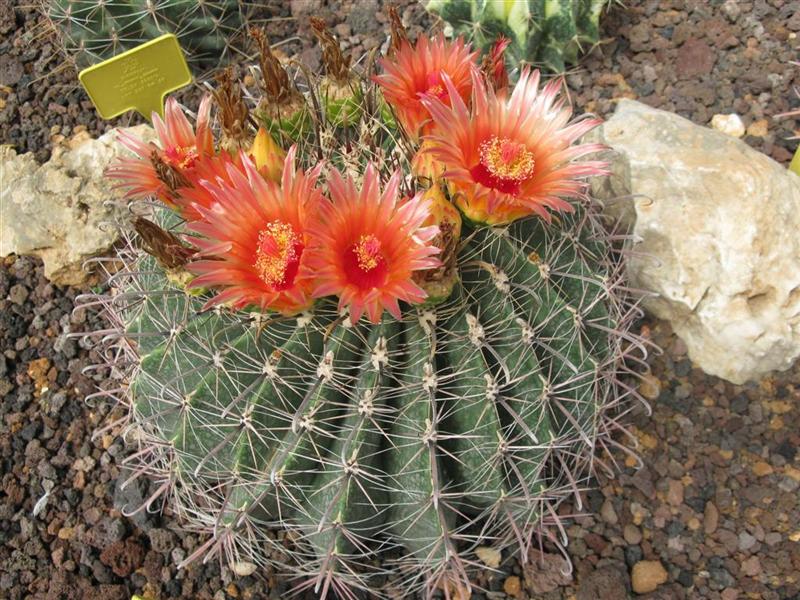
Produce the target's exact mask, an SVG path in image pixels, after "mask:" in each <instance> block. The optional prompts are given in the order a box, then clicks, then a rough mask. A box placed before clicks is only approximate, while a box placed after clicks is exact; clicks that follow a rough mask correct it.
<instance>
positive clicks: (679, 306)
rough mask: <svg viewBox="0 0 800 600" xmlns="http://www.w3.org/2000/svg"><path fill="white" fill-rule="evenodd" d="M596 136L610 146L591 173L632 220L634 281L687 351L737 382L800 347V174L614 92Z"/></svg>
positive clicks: (596, 186) (618, 213)
mask: <svg viewBox="0 0 800 600" xmlns="http://www.w3.org/2000/svg"><path fill="white" fill-rule="evenodd" d="M595 139H600V140H601V141H604V142H605V143H606V144H608V145H609V146H610V147H611V148H612V149H613V150H614V151H615V152H616V158H615V159H614V164H613V169H612V170H613V175H612V177H611V178H604V179H602V180H600V179H598V180H596V181H594V182H593V191H594V193H595V194H596V195H597V196H599V198H600V199H601V200H604V201H605V202H606V204H607V206H606V210H607V212H608V213H609V214H611V215H613V216H615V217H617V218H620V219H621V220H622V221H623V222H627V224H628V225H630V226H631V227H632V231H633V234H634V236H635V240H636V241H635V242H634V244H633V246H632V250H633V253H632V256H631V259H630V264H629V275H630V279H631V284H632V285H633V286H634V287H638V288H640V289H643V290H646V291H649V292H652V293H653V294H654V296H653V297H651V298H648V299H646V300H645V308H647V309H648V310H649V311H650V312H651V313H652V314H653V315H655V316H657V317H659V318H661V319H665V320H667V321H669V322H670V323H671V324H672V327H673V330H674V331H675V332H676V333H677V334H678V335H679V336H680V337H681V338H682V339H683V340H684V342H685V343H686V346H687V348H688V350H689V356H690V358H691V359H692V360H693V361H694V362H695V364H697V365H698V366H699V367H700V368H702V369H703V370H704V371H706V372H707V373H710V374H713V375H717V376H719V377H722V378H724V379H727V380H728V381H731V382H733V383H743V382H745V381H748V380H756V379H759V378H761V377H763V376H764V375H766V374H768V373H770V372H771V371H775V370H783V369H787V368H788V367H789V366H790V365H791V364H792V363H793V362H794V360H795V359H796V358H797V357H798V355H800V177H798V176H797V175H795V174H793V173H791V172H789V171H788V170H787V169H785V168H784V167H782V166H781V165H779V164H778V163H776V162H775V161H773V160H772V159H770V158H768V157H767V156H765V155H763V154H761V153H759V152H757V151H755V150H753V149H752V148H750V147H749V146H748V145H747V144H745V143H744V142H742V141H740V140H737V139H735V138H733V137H731V136H729V135H726V134H723V133H720V132H717V131H714V130H713V129H710V128H707V127H701V126H698V125H694V124H693V123H691V122H690V121H688V120H686V119H684V118H682V117H679V116H677V115H674V114H672V113H668V112H664V111H660V110H656V109H653V108H650V107H649V106H646V105H644V104H641V103H638V102H634V101H630V100H622V101H621V102H620V103H619V106H618V108H617V111H616V112H615V114H614V115H613V117H612V118H611V119H610V120H609V121H608V122H607V123H605V124H604V125H603V126H602V128H600V130H599V131H598V133H597V135H596V136H595Z"/></svg>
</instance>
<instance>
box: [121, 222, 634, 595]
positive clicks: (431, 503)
mask: <svg viewBox="0 0 800 600" xmlns="http://www.w3.org/2000/svg"><path fill="white" fill-rule="evenodd" d="M589 222H590V221H589V220H587V218H586V214H585V213H584V212H583V211H582V210H579V211H578V213H577V214H576V215H570V216H565V217H564V218H563V219H562V222H561V223H560V224H553V225H548V224H546V223H544V222H542V221H541V220H538V219H526V220H523V221H518V222H515V223H514V224H513V225H511V226H508V227H505V228H497V229H492V228H471V227H470V228H468V229H467V231H465V232H464V235H463V239H464V240H465V242H464V243H463V244H462V247H461V250H460V254H459V258H458V265H459V268H460V276H461V277H460V279H461V282H460V283H458V284H457V285H456V287H455V290H454V292H453V294H452V295H451V297H450V298H449V299H447V300H446V301H444V302H442V303H441V304H439V305H437V306H424V307H420V308H418V309H416V310H409V311H406V315H405V318H404V319H403V320H402V321H394V320H393V319H391V318H390V317H389V316H388V315H387V316H385V320H384V321H383V322H381V323H380V324H377V325H373V324H370V323H367V322H366V321H364V320H362V321H361V322H359V323H358V324H357V325H352V324H351V323H350V321H349V319H348V318H345V317H343V316H341V315H338V314H337V312H336V310H335V304H333V303H332V302H331V301H327V300H323V301H320V302H319V303H318V304H317V305H316V307H315V308H314V310H313V313H304V314H301V315H298V316H295V317H284V316H280V315H269V314H257V315H256V314H254V315H248V314H247V313H241V312H240V313H234V312H230V311H228V310H226V309H217V310H205V311H204V310H202V306H203V303H204V298H202V297H198V296H196V295H190V294H188V293H186V292H185V291H184V290H183V289H181V288H180V287H176V286H175V285H173V284H172V283H171V282H170V279H168V278H167V276H166V274H165V273H164V271H163V270H162V269H161V268H160V267H159V266H158V265H157V264H156V263H155V261H154V260H153V259H151V258H150V257H147V256H144V257H143V258H140V259H139V260H138V263H137V266H136V269H135V271H132V272H131V273H130V274H129V276H128V277H129V281H130V283H129V285H128V287H127V289H125V291H124V294H123V298H124V305H125V308H124V309H123V311H122V314H121V318H122V321H123V322H124V326H125V331H126V335H127V339H128V343H129V344H130V348H131V351H132V352H133V353H134V355H135V357H136V365H137V366H136V367H135V368H134V370H133V371H132V374H131V376H130V381H129V389H130V392H131V398H132V404H133V411H134V415H135V420H136V423H137V424H138V425H137V427H138V429H139V431H140V436H141V437H144V438H147V439H152V440H157V441H158V444H157V447H158V448H161V449H162V451H163V452H164V453H165V455H166V458H164V460H165V461H166V462H167V464H168V465H169V467H168V472H169V474H170V476H171V477H172V478H173V479H174V482H175V485H174V487H173V494H175V495H176V496H177V497H178V504H179V505H181V506H184V507H190V509H188V510H186V511H184V513H185V514H186V515H189V516H188V517H187V518H190V519H191V518H194V519H195V520H197V521H201V522H203V523H213V524H214V526H213V532H214V537H213V538H212V542H210V543H212V544H218V545H219V549H220V550H223V549H225V548H227V546H226V545H225V544H226V543H227V541H228V540H230V539H233V538H234V537H235V536H237V535H240V534H241V535H242V536H243V537H244V538H247V535H248V534H247V532H252V531H254V530H255V529H256V526H259V527H261V526H263V527H266V528H267V529H269V528H271V527H272V528H278V527H280V528H285V527H288V528H290V529H292V530H293V531H294V532H295V535H294V538H293V539H294V540H295V541H294V544H293V545H292V547H291V548H289V547H288V546H287V545H283V544H274V545H275V550H276V552H277V551H280V552H283V553H284V554H285V556H284V557H283V558H284V559H285V561H286V564H295V565H299V566H296V567H295V570H296V571H297V572H300V573H303V574H313V575H314V576H315V577H314V578H312V583H316V587H317V590H318V591H325V590H327V589H328V587H329V586H334V587H336V586H338V585H350V586H355V587H364V586H367V585H369V583H368V582H369V581H370V580H369V574H370V572H371V569H370V562H371V560H372V559H373V558H374V555H375V554H376V553H377V552H379V551H380V550H382V549H385V548H391V547H400V548H402V549H403V550H402V552H401V554H402V555H403V556H405V558H403V559H400V560H401V563H402V565H405V566H407V567H409V572H410V573H412V574H411V575H409V577H410V578H411V579H412V580H413V579H415V578H418V579H419V584H420V586H422V585H423V579H422V576H423V574H425V581H426V582H427V585H428V586H429V588H430V585H431V584H430V581H436V580H437V577H438V578H439V579H441V578H452V577H453V574H454V573H455V574H458V573H462V572H466V571H465V570H466V565H467V564H468V561H464V560H462V559H461V558H460V557H461V555H462V554H463V553H464V552H465V551H466V552H468V551H469V549H470V548H471V547H473V546H474V545H476V544H477V543H480V541H481V540H482V539H484V538H488V539H490V538H492V537H493V536H501V535H504V532H505V534H507V533H508V532H509V531H511V530H512V529H513V530H514V531H517V535H518V536H519V535H524V534H520V533H519V531H520V530H522V531H528V530H529V529H531V530H532V529H535V528H536V527H538V526H539V525H540V524H541V519H542V518H543V517H542V515H543V512H544V511H545V510H546V507H547V506H548V503H549V502H550V501H551V499H554V498H559V497H563V496H564V495H565V492H564V491H563V490H564V486H565V482H564V476H563V473H564V472H565V471H569V469H570V468H574V470H575V473H572V474H571V475H570V479H573V480H575V481H582V479H581V478H582V477H584V476H585V473H584V472H583V470H582V469H583V467H582V464H583V463H581V459H579V458H577V457H581V456H584V455H586V454H587V453H590V452H591V451H592V450H593V447H594V441H595V440H596V438H597V436H598V431H599V427H600V423H601V421H602V415H603V412H604V411H605V410H606V405H605V401H604V398H606V397H607V396H608V395H610V394H611V393H612V391H611V388H612V387H613V386H614V385H615V381H616V380H615V379H614V377H613V376H612V372H613V369H615V368H616V367H615V366H614V365H616V364H617V363H618V359H619V356H620V354H619V353H620V350H619V347H618V346H619V337H618V335H617V334H616V333H615V331H616V330H617V329H619V328H620V327H622V320H623V318H624V317H623V315H622V314H621V313H620V312H619V310H618V308H617V304H615V303H614V302H611V301H610V299H611V296H610V293H611V291H610V284H609V277H611V273H609V272H608V265H610V264H612V263H611V262H610V261H609V256H610V255H609V252H610V248H609V247H608V246H607V244H606V243H604V242H603V241H601V240H598V239H597V238H595V237H592V235H590V233H591V232H589V231H587V225H586V224H587V223H589ZM565 465H566V466H565ZM569 465H572V467H570V466H569ZM203 490H205V492H203ZM477 523H480V524H481V531H482V532H483V534H484V537H483V538H482V537H480V536H478V537H476V536H475V534H474V532H470V531H469V529H470V527H471V526H472V525H473V524H477ZM242 532H244V533H242ZM431 573H433V577H432V578H431ZM448 580H449V579H448ZM430 591H431V590H430V589H429V592H430Z"/></svg>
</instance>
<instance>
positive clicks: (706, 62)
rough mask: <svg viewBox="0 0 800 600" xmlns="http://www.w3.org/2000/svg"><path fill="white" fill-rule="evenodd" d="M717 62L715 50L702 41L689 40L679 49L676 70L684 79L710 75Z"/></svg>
mask: <svg viewBox="0 0 800 600" xmlns="http://www.w3.org/2000/svg"><path fill="white" fill-rule="evenodd" d="M716 61H717V57H716V54H715V53H714V50H713V49H712V48H711V46H709V45H708V44H706V43H705V42H703V41H701V40H697V39H694V38H689V39H688V40H686V43H684V44H683V46H681V47H680V48H679V49H678V60H677V63H676V65H675V70H676V71H677V72H678V76H679V77H680V78H682V79H688V78H690V77H697V76H699V75H708V74H709V73H711V69H713V68H714V63H715V62H716Z"/></svg>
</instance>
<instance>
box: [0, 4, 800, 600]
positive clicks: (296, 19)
mask: <svg viewBox="0 0 800 600" xmlns="http://www.w3.org/2000/svg"><path fill="white" fill-rule="evenodd" d="M381 4H382V2H379V1H378V0H359V1H357V2H354V1H347V0H345V1H343V2H336V3H334V2H317V1H316V0H313V1H312V0H293V1H292V2H290V3H282V4H281V5H280V6H276V7H274V8H264V9H263V12H262V13H260V14H258V15H256V18H257V19H259V20H261V21H262V22H263V23H264V24H265V25H266V26H267V28H268V31H269V33H270V38H271V39H272V41H273V42H277V41H281V40H286V41H285V42H284V43H282V44H281V45H280V48H281V50H282V51H283V52H285V53H287V54H299V55H300V56H301V57H302V59H303V60H304V61H305V62H307V63H308V64H309V65H310V66H312V67H314V66H315V65H318V63H319V52H318V50H316V48H315V46H314V45H313V44H312V42H311V40H310V39H309V36H308V33H307V32H308V28H307V27H304V25H303V24H304V23H305V21H306V20H307V18H308V16H309V15H310V14H315V15H318V16H322V17H323V18H325V19H326V20H328V22H329V23H330V24H331V25H332V26H335V31H336V33H337V35H339V37H340V38H341V39H342V40H343V41H345V42H346V44H347V45H348V49H349V50H350V51H352V52H353V54H354V55H355V56H360V55H362V54H363V53H364V52H367V51H369V50H371V49H373V48H376V47H380V46H381V45H382V44H383V43H384V42H385V39H386V38H385V36H386V33H387V30H388V28H387V23H386V20H385V19H384V18H383V13H382V11H381V10H380V6H381ZM400 4H401V13H402V14H403V16H404V19H405V21H406V22H407V23H409V24H412V27H411V33H412V36H413V35H415V34H418V33H420V32H423V31H429V29H430V26H431V25H432V24H433V20H432V19H431V18H430V17H429V16H427V15H426V14H425V12H424V10H423V9H422V7H421V6H420V5H419V4H416V3H413V2H401V3H400ZM625 4H626V5H625V6H619V5H615V6H614V7H613V8H612V10H611V12H610V14H608V15H607V16H606V17H605V18H604V19H603V21H602V25H603V33H602V35H603V38H604V40H606V41H604V43H603V44H601V45H600V46H599V47H598V48H595V49H594V50H593V51H592V52H591V53H590V54H589V55H588V56H587V57H586V58H585V59H584V61H583V62H582V64H581V65H580V67H578V68H576V69H574V70H573V71H572V72H571V73H570V74H569V75H568V76H567V82H568V85H569V89H570V91H571V94H572V99H573V102H574V103H575V104H576V105H577V106H578V107H581V108H582V109H584V110H591V111H594V112H596V113H598V114H600V115H601V116H605V115H608V114H609V113H610V112H612V111H613V109H614V105H615V101H616V100H617V99H618V98H621V97H631V98H637V99H639V100H641V101H643V102H646V103H648V104H650V105H652V106H656V107H659V108H664V109H668V110H673V111H675V112H677V113H679V114H681V115H683V116H685V117H687V118H689V119H691V120H693V121H694V122H696V123H700V124H708V123H709V122H710V120H711V117H712V116H713V115H714V114H717V113H731V112H735V113H737V114H738V115H739V116H740V117H741V118H742V120H743V121H744V123H745V125H746V127H747V128H748V133H747V135H746V136H745V137H744V140H745V141H746V142H747V143H748V144H750V145H751V146H753V147H754V148H757V149H758V150H761V151H763V152H765V153H766V154H769V155H771V156H772V157H773V158H774V159H775V160H778V161H779V162H782V163H787V162H788V160H789V159H790V157H791V152H792V151H793V149H794V146H795V144H796V142H792V141H789V140H788V139H787V138H788V137H790V136H791V135H793V134H795V133H797V132H796V131H795V130H794V129H793V128H795V127H797V121H796V120H792V119H783V120H778V119H776V115H778V114H779V113H782V112H785V111H787V110H790V109H792V108H797V107H798V106H800V101H799V100H798V99H797V98H796V97H795V95H794V94H793V93H792V87H793V84H794V85H800V67H794V66H792V65H791V64H790V61H791V60H797V58H798V52H797V48H798V46H800V41H799V40H798V34H800V7H798V5H797V3H796V2H791V1H783V0H770V1H769V2H768V1H765V0H754V1H748V0H741V1H735V0H726V1H724V2H723V1H721V0H720V1H716V0H715V1H713V2H705V1H698V2H688V1H684V0H660V1H656V0H652V1H634V0H629V1H628V2H626V3H625ZM12 8H13V10H0V143H4V144H5V143H7V144H12V145H14V146H15V147H16V148H17V150H18V151H20V152H26V151H31V152H35V153H36V156H37V159H39V160H46V159H47V157H48V156H49V153H50V147H51V143H52V140H53V138H54V136H70V135H73V134H74V133H77V132H78V131H80V130H81V128H85V129H86V130H88V131H89V132H90V133H91V134H92V135H98V134H99V133H101V132H103V131H105V130H107V129H109V128H110V127H112V126H114V125H116V124H119V123H126V122H129V121H132V120H136V117H133V118H131V117H125V118H123V119H118V120H117V121H116V122H111V123H109V122H103V121H101V120H100V119H99V118H98V117H97V116H96V114H95V112H94V110H93V109H92V107H91V105H90V104H89V103H88V100H87V98H86V96H85V95H84V93H83V92H82V91H81V90H80V88H78V87H77V86H76V85H75V72H74V70H72V68H71V67H70V66H69V64H68V62H66V61H65V59H64V58H63V57H62V56H61V55H59V53H58V51H57V49H56V45H55V44H54V38H53V36H52V34H51V33H50V32H49V31H48V29H47V26H46V22H45V21H44V20H43V19H42V17H40V16H39V15H38V14H37V13H36V12H35V11H34V10H33V9H32V8H30V7H29V6H28V3H25V4H24V5H23V4H15V5H12ZM298 27H299V31H300V33H299V34H298ZM181 97H182V99H183V100H184V101H185V102H186V103H187V104H189V105H192V104H193V103H196V101H197V97H198V89H197V88H194V89H190V90H188V91H186V92H184V93H183V94H182V95H181ZM82 291H85V290H78V289H74V288H59V287H56V286H54V285H52V284H50V283H48V282H47V281H46V280H45V279H44V277H43V273H42V266H41V264H40V263H38V262H37V261H35V260H33V259H30V258H25V257H13V256H12V257H8V258H7V259H4V260H2V261H0V397H2V398H3V401H2V403H0V422H1V423H2V426H0V464H2V470H1V473H2V480H1V481H0V483H1V485H0V598H4V599H5V598H7V599H9V600H18V599H23V598H26V599H27V598H30V599H36V600H39V599H42V600H44V599H47V600H51V599H61V598H63V599H74V598H81V599H87V600H91V599H98V600H101V599H102V600H106V599H119V600H123V599H124V600H128V599H130V598H131V596H132V595H133V594H138V595H140V596H142V597H144V598H148V599H152V600H156V599H167V598H169V599H178V598H186V599H189V598H191V599H193V600H194V599H203V600H205V599H213V600H224V599H227V598H244V599H250V598H252V599H260V598H279V597H283V596H284V595H285V592H286V589H287V583H286V582H285V581H281V580H279V579H276V578H275V577H274V576H272V574H270V573H259V574H255V575H253V576H250V577H244V578H237V577H235V576H234V575H233V574H232V573H231V572H230V571H229V570H228V569H227V568H226V567H221V566H220V565H219V564H218V563H216V562H211V563H209V564H206V565H203V564H196V563H195V564H192V565H190V566H189V567H188V568H186V569H182V570H178V569H177V567H176V565H177V564H178V563H179V562H180V561H181V560H183V558H184V557H186V556H187V555H189V554H191V552H192V551H193V550H194V549H195V548H196V547H197V546H198V545H199V544H200V543H201V539H200V538H199V537H198V536H197V535H194V534H192V533H187V532H184V531H180V530H179V529H178V526H177V525H178V524H177V523H176V522H175V520H174V519H173V518H172V516H171V515H170V513H169V511H168V510H167V511H165V512H158V511H155V512H147V511H143V512H140V513H137V514H135V515H133V516H129V517H128V516H124V514H123V513H127V512H128V511H129V510H130V509H131V508H132V507H133V506H137V505H138V504H140V503H141V502H142V500H143V499H145V498H147V497H148V496H149V495H150V493H151V491H152V487H151V486H152V484H148V483H147V482H144V481H143V482H137V483H136V484H133V485H129V486H128V487H125V488H123V486H121V485H120V484H121V482H122V481H124V480H126V479H127V477H126V471H125V464H124V457H125V455H126V450H125V445H124V443H123V440H122V439H120V438H119V433H120V431H121V424H116V425H115V423H117V422H118V421H119V420H120V419H121V418H123V416H124V415H123V414H122V413H121V412H119V409H116V408H114V405H113V403H112V402H109V401H107V400H104V399H103V398H96V397H95V398H91V397H89V398H87V396H89V395H90V394H92V393H93V392H95V391H96V385H97V384H98V383H100V382H101V381H102V379H103V377H104V375H103V374H102V373H100V372H95V371H92V370H91V369H88V370H87V367H89V366H90V365H92V364H94V363H96V362H98V361H99V359H100V357H99V356H97V355H96V351H95V350H94V349H93V348H92V346H91V344H90V343H89V341H88V340H84V339H82V338H70V337H68V335H67V334H68V333H70V332H74V331H82V330H93V329H101V328H103V326H104V325H103V323H102V322H100V320H99V319H98V317H97V316H96V315H94V314H92V313H91V312H89V311H86V310H82V309H81V310H77V311H75V310H73V309H74V303H75V298H76V296H77V295H78V294H80V293H81V292H82ZM640 327H641V330H642V333H644V334H646V335H649V336H650V337H651V338H652V339H653V340H654V341H655V342H656V343H657V344H659V345H660V346H661V347H663V348H664V349H665V351H664V353H663V354H661V355H657V356H653V357H652V361H651V364H652V376H650V377H648V378H646V380H645V381H644V382H643V384H642V386H641V387H640V390H641V391H642V393H643V394H644V395H646V396H647V397H649V398H650V400H651V403H652V405H653V415H652V416H651V417H648V416H647V415H646V414H645V411H644V410H640V411H639V412H638V413H637V414H636V415H634V417H633V420H632V421H633V422H632V426H631V431H632V433H633V435H634V436H635V437H636V438H637V440H638V441H639V443H640V452H641V457H642V461H643V464H644V466H643V467H642V468H640V469H637V468H636V464H635V461H633V460H632V459H631V458H629V457H627V456H626V455H625V454H623V453H620V454H619V455H618V457H617V458H618V461H619V463H620V464H619V466H620V467H621V469H622V472H621V474H620V475H619V476H618V477H616V478H614V479H606V478H605V477H604V476H603V475H602V474H601V475H600V477H599V480H598V482H597V489H595V490H593V491H588V492H587V493H586V494H585V495H584V498H583V503H584V507H585V508H584V510H586V511H588V512H589V513H591V514H592V515H593V516H581V517H577V518H575V519H574V520H573V521H572V522H571V524H570V525H569V527H568V529H567V534H568V537H569V540H570V543H569V546H568V548H567V551H568V554H569V556H570V559H571V562H572V564H573V565H574V571H573V572H572V573H571V574H563V573H561V572H560V568H561V567H564V566H565V564H564V563H563V562H562V561H563V559H562V558H561V557H560V555H558V554H557V553H555V552H554V551H553V549H552V548H551V549H548V550H547V551H546V552H545V554H544V555H541V556H534V557H532V558H534V559H535V560H533V561H532V563H531V564H528V565H526V566H525V567H523V566H522V565H520V564H519V562H518V561H517V560H516V559H513V558H507V560H506V561H505V562H504V563H503V564H502V565H501V567H500V569H499V571H498V572H493V571H490V570H488V569H487V570H486V571H485V572H484V573H482V575H481V576H480V577H479V580H478V582H477V583H478V584H479V586H480V587H482V588H483V589H484V590H485V591H483V592H479V593H478V592H476V593H475V594H474V595H473V598H497V599H499V598H505V597H509V598H512V597H513V598H546V599H554V600H555V599H561V598H577V599H578V600H590V599H596V598H608V599H612V600H613V599H617V598H627V597H629V596H630V595H631V594H632V585H633V583H634V581H633V580H634V579H635V580H636V583H637V586H638V584H639V583H641V580H642V578H643V577H644V576H646V575H652V576H654V577H656V578H658V576H659V575H663V576H664V577H665V581H664V582H663V583H661V584H659V585H658V586H657V587H656V589H655V591H653V592H650V593H644V594H641V595H640V596H638V597H641V598H649V599H651V600H652V599H664V600H666V599H671V598H677V599H681V598H702V599H706V598H707V599H712V600H717V599H723V600H734V599H736V598H763V599H766V600H779V599H792V598H795V599H797V598H800V577H798V576H797V573H800V526H799V525H798V524H799V523H800V451H798V447H800V433H799V432H800V427H798V425H800V366H798V367H795V368H794V369H793V370H791V371H788V372H786V373H782V374H778V375H776V376H774V377H768V378H766V379H764V380H763V381H761V382H759V383H758V384H748V385H744V386H735V385H732V384H728V383H726V382H723V381H720V380H718V379H716V378H714V377H710V376H707V375H705V374H703V373H702V372H701V371H699V370H698V369H696V368H694V367H693V365H692V364H691V362H690V361H689V360H688V358H687V356H686V347H685V345H684V344H683V343H682V342H681V341H680V340H678V339H677V338H676V337H675V336H674V335H673V334H672V333H671V332H670V331H669V329H668V327H666V326H665V325H663V324H659V323H651V322H644V323H642V324H641V325H640ZM103 427H107V429H105V430H103V429H101V428H103ZM93 434H94V435H93ZM158 508H160V507H154V509H158ZM562 512H563V513H564V514H570V513H575V512H578V511H577V508H576V507H575V506H570V505H569V504H565V505H564V506H563V507H562ZM658 564H660V565H661V569H663V572H662V571H661V569H659V567H658ZM634 574H635V575H636V577H635V578H634V577H633V575H634ZM658 580H659V581H660V579H658Z"/></svg>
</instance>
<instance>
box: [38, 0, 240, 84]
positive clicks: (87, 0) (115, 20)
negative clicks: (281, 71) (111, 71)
mask: <svg viewBox="0 0 800 600" xmlns="http://www.w3.org/2000/svg"><path fill="white" fill-rule="evenodd" d="M45 12H46V14H47V15H48V17H49V18H50V20H51V21H52V22H53V24H54V25H55V26H56V28H57V29H58V30H59V32H60V34H61V39H62V41H63V45H64V50H65V51H66V53H67V54H68V55H69V56H71V57H73V58H74V60H75V62H76V64H77V65H78V66H79V67H81V68H83V67H87V66H89V65H92V64H95V63H98V62H100V61H103V60H106V59H108V58H111V57H113V56H115V55H117V54H119V53H120V52H124V51H125V50H129V49H131V48H133V47H135V46H138V45H139V44H143V43H144V42H147V41H150V40H152V39H155V38H157V37H159V36H160V35H163V34H165V33H174V34H175V35H176V36H177V37H178V39H179V41H180V44H181V47H182V48H183V49H184V51H185V52H186V54H187V58H188V60H189V63H190V64H192V65H193V66H195V67H197V68H198V69H205V68H208V67H210V66H213V65H216V64H219V63H220V62H221V61H224V60H225V58H226V56H227V55H228V54H229V53H230V52H231V50H232V44H234V43H235V38H236V37H237V35H238V34H239V33H240V32H241V30H242V29H243V28H244V26H245V20H244V17H243V12H242V9H241V7H240V3H239V0H45Z"/></svg>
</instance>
